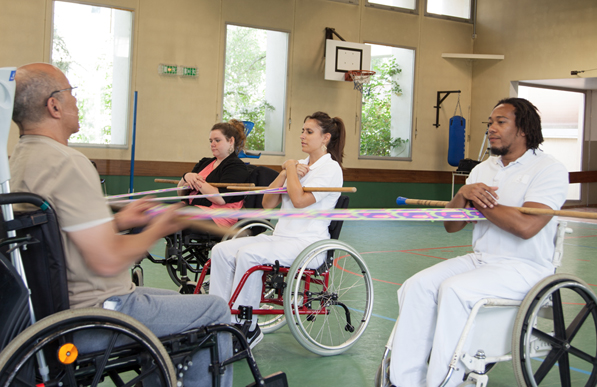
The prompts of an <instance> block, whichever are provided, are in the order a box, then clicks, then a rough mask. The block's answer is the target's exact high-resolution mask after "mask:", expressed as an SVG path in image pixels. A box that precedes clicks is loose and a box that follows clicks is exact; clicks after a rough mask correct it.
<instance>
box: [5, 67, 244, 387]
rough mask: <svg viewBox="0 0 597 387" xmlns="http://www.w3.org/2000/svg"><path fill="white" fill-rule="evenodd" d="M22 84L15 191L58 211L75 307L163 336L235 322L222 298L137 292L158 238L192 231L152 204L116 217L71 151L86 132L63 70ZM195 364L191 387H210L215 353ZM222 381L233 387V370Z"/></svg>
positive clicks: (42, 72)
mask: <svg viewBox="0 0 597 387" xmlns="http://www.w3.org/2000/svg"><path fill="white" fill-rule="evenodd" d="M15 80H16V94H15V104H14V112H13V120H14V121H15V123H16V124H17V125H18V127H19V131H20V135H21V137H20V139H19V142H18V143H17V145H16V147H15V149H14V151H13V153H12V156H11V158H10V170H11V175H12V178H11V186H12V189H13V191H14V192H32V193H35V194H38V195H40V196H42V197H43V198H44V199H46V200H47V201H48V202H49V203H50V204H51V206H52V207H53V208H54V210H55V212H56V215H57V217H58V222H59V224H60V227H61V230H60V233H61V235H62V239H63V243H64V251H65V256H66V263H67V277H68V290H69V300H70V306H71V308H82V307H104V308H108V309H113V310H117V311H119V312H122V313H125V314H128V315H130V316H132V317H134V318H136V319H137V320H139V321H141V322H142V323H143V324H145V325H146V326H147V327H148V328H149V329H150V330H152V331H153V332H154V333H155V334H156V336H158V337H160V336H165V335H169V334H174V333H179V332H183V331H185V330H188V329H191V328H196V327H201V326H205V325H208V324H212V323H228V322H229V321H230V309H229V308H228V305H227V304H226V302H225V301H224V300H223V299H221V298H219V297H216V296H207V295H201V296H200V295H180V294H178V293H176V292H174V291H170V290H163V289H152V288H144V287H135V285H134V284H133V283H132V281H131V276H130V274H129V272H128V268H129V267H130V266H131V265H132V264H133V263H134V262H136V261H137V260H139V259H140V258H141V257H143V256H144V255H145V253H146V251H147V250H148V249H149V248H151V246H153V244H154V243H155V242H156V241H157V240H158V239H160V238H162V237H164V236H165V235H169V234H172V233H174V232H176V231H178V230H180V229H181V228H183V227H184V226H185V225H184V224H183V222H182V221H181V220H180V219H178V218H177V216H176V214H175V212H174V211H175V209H176V208H177V206H172V207H171V209H170V210H169V211H166V212H165V213H164V214H162V215H159V216H156V217H155V218H150V217H149V215H147V213H146V211H147V210H148V208H149V206H150V203H149V202H147V201H144V200H138V201H135V202H133V203H132V204H130V205H129V206H127V207H125V208H124V209H123V210H121V211H120V212H118V213H117V214H116V215H114V216H113V215H112V212H111V211H110V208H109V207H108V205H107V204H106V200H105V198H104V197H103V195H102V190H101V187H100V179H99V176H98V173H97V171H96V169H95V168H94V167H93V165H92V164H91V162H90V161H89V159H87V157H85V156H84V155H83V154H82V153H80V152H79V151H77V150H75V149H72V148H69V147H68V138H69V137H70V136H71V135H72V134H74V133H77V132H78V131H79V119H78V113H79V111H78V108H77V100H76V98H75V96H74V94H73V90H74V89H75V87H73V86H71V85H70V84H69V82H68V79H67V78H66V76H65V75H64V74H63V73H62V71H60V70H59V69H58V68H56V67H54V66H52V65H49V64H45V63H34V64H30V65H26V66H22V67H20V68H19V69H18V70H17V73H16V78H15ZM139 226H145V229H144V230H143V232H141V233H139V234H135V235H121V234H119V232H120V231H121V230H126V229H130V228H132V227H139ZM219 346H220V353H221V354H222V357H223V358H227V357H230V355H231V353H232V343H231V340H230V337H229V336H228V335H224V336H222V337H220V340H219ZM192 360H193V364H194V365H193V366H192V367H191V368H190V369H189V371H187V372H186V373H185V377H184V383H185V385H189V386H211V381H212V376H211V374H210V372H209V371H208V366H209V363H210V356H209V351H200V352H198V353H197V354H195V355H194V356H193V359H192ZM222 382H223V384H222V385H224V386H231V385H232V370H231V367H229V368H228V369H227V370H226V372H225V374H224V376H223V379H222Z"/></svg>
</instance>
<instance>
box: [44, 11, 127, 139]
mask: <svg viewBox="0 0 597 387" xmlns="http://www.w3.org/2000/svg"><path fill="white" fill-rule="evenodd" d="M132 24H133V13H132V12H130V11H123V10H121V9H113V8H106V7H98V6H91V5H84V4H76V3H70V2H64V1H55V2H54V25H53V27H54V35H53V38H52V63H53V64H54V65H55V66H57V67H59V68H60V69H61V70H62V71H63V72H64V73H65V74H66V76H67V78H68V79H69V81H70V83H71V85H73V86H77V106H78V108H79V122H80V126H81V129H80V130H79V133H76V134H74V135H73V136H71V138H70V139H69V142H70V143H76V144H92V145H100V144H101V145H114V146H126V144H127V128H128V122H129V100H130V69H131V40H132Z"/></svg>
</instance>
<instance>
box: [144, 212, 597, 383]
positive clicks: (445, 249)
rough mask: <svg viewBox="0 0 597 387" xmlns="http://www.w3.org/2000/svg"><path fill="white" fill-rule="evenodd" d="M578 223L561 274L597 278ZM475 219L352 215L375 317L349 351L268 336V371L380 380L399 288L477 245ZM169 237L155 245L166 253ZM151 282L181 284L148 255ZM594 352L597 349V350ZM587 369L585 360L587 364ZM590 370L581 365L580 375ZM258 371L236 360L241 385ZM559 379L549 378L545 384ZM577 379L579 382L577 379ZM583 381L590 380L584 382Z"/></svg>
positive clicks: (350, 239) (261, 359)
mask: <svg viewBox="0 0 597 387" xmlns="http://www.w3.org/2000/svg"><path fill="white" fill-rule="evenodd" d="M568 227H570V228H571V229H572V230H573V233H572V234H568V235H567V236H566V239H565V247H564V260H563V265H562V267H561V268H560V269H559V270H558V272H559V273H570V274H574V275H577V276H579V277H580V278H582V279H583V280H585V281H586V282H587V283H589V284H590V285H591V288H592V289H593V290H596V289H595V286H597V285H595V284H597V258H596V257H595V252H596V251H597V250H596V249H597V224H591V223H580V222H577V221H573V220H569V221H568ZM471 232H472V226H467V227H466V228H465V229H464V230H462V231H461V232H459V233H456V234H448V233H446V232H445V231H444V228H443V225H442V223H441V222H399V221H393V222H392V221H367V222H365V221H354V222H345V223H344V226H343V229H342V233H341V236H340V239H341V240H342V241H344V242H347V243H348V244H350V245H351V246H352V247H354V248H355V249H356V250H357V251H358V252H359V253H360V254H361V255H362V257H363V258H364V259H365V261H366V263H367V266H368V268H369V271H370V272H371V275H372V277H373V279H374V290H375V303H374V309H373V317H372V318H371V321H370V323H369V326H368V328H367V330H366V332H365V333H364V335H363V336H362V337H361V338H360V340H359V341H358V342H357V343H356V344H355V345H354V346H353V347H352V348H350V349H349V350H348V351H346V352H345V353H343V354H341V355H337V356H332V357H321V356H318V355H315V354H313V353H311V352H309V351H307V350H306V349H304V348H303V347H302V346H301V345H300V344H299V343H298V342H297V341H296V340H295V339H294V337H293V336H292V334H291V333H290V331H289V330H288V327H284V328H282V329H280V330H278V331H276V332H274V333H272V334H269V335H266V336H265V338H264V339H263V341H262V342H261V343H260V344H259V345H257V347H256V348H255V349H254V350H253V353H254V355H255V358H256V360H257V364H258V366H259V369H260V371H261V373H262V374H263V375H269V374H271V373H274V372H276V371H284V372H285V373H286V375H287V378H288V384H289V385H290V386H301V387H302V386H343V387H349V386H355V387H356V386H358V387H361V386H373V378H374V376H375V372H376V370H377V368H378V366H379V364H380V360H381V357H382V354H383V350H384V346H385V344H386V341H387V339H388V336H389V335H390V331H391V330H392V327H393V325H394V322H395V321H396V317H397V315H398V305H397V300H396V291H397V290H398V288H399V287H400V284H402V282H404V281H405V280H406V279H407V278H408V277H410V276H411V275H413V274H414V273H416V272H418V271H420V270H422V269H424V268H426V267H429V266H431V265H434V264H436V263H438V262H439V261H440V260H442V259H447V258H451V257H455V256H458V255H461V254H464V253H467V252H469V251H471ZM164 248H165V243H164V242H161V243H158V244H157V245H156V246H155V247H154V248H153V249H152V251H151V253H152V254H153V255H154V256H157V257H163V255H164ZM142 266H143V268H144V274H145V275H144V277H145V286H152V287H160V288H166V289H176V286H175V284H174V283H173V282H172V280H171V279H170V277H169V276H168V273H167V271H166V269H165V267H164V266H162V265H159V264H153V263H151V262H149V261H148V260H144V261H143V263H142ZM593 353H594V352H593ZM585 368H586V367H585ZM590 371H591V370H590V369H580V368H574V369H573V370H572V374H573V380H574V376H575V373H576V374H578V376H579V377H583V376H584V377H586V376H585V375H586V373H587V372H590ZM251 382H252V377H251V374H250V372H249V369H248V367H247V366H246V363H245V362H244V361H243V362H239V363H235V366H234V386H238V387H240V386H246V385H247V384H249V383H251ZM516 385H517V383H516V379H515V377H514V373H513V368H512V365H511V362H505V363H499V364H498V365H497V366H496V367H495V368H494V369H493V370H492V371H491V372H490V373H489V386H490V387H500V386H502V387H506V386H507V387H512V386H516ZM544 385H546V386H558V385H560V384H559V381H558V380H557V379H555V378H554V381H553V382H551V380H547V384H541V386H544ZM573 385H577V384H575V383H574V382H573ZM583 385H584V383H583Z"/></svg>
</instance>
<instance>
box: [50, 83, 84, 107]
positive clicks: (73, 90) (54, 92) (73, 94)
mask: <svg viewBox="0 0 597 387" xmlns="http://www.w3.org/2000/svg"><path fill="white" fill-rule="evenodd" d="M76 88H77V86H73V87H67V88H66V89H60V90H54V91H53V92H52V93H51V94H50V96H49V97H48V99H47V100H46V105H47V104H48V101H49V100H50V98H52V97H53V96H54V94H57V93H60V92H62V91H70V92H71V93H70V94H71V95H72V96H73V97H75V98H77V92H76V91H75V89H76Z"/></svg>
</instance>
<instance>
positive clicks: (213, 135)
mask: <svg viewBox="0 0 597 387" xmlns="http://www.w3.org/2000/svg"><path fill="white" fill-rule="evenodd" d="M245 138H246V136H245V126H244V125H243V123H242V122H240V121H237V120H230V121H229V122H220V123H218V124H215V125H214V126H213V128H211V132H210V134H209V143H210V146H211V152H212V154H213V156H214V157H205V158H203V159H201V160H199V162H198V163H197V164H196V165H195V167H194V168H193V170H192V171H191V172H187V173H185V174H184V175H183V176H182V179H180V182H179V183H178V186H179V187H182V186H185V185H186V186H191V187H192V191H191V192H190V193H189V195H196V194H197V195H198V194H214V193H218V192H221V193H224V192H228V191H227V190H226V188H216V187H214V186H213V185H211V184H209V183H231V184H234V183H244V182H246V181H247V178H248V177H249V171H248V170H247V167H246V165H245V163H243V162H242V161H241V160H240V159H239V158H238V152H240V150H241V149H242V148H243V146H244V144H245ZM243 202H244V197H243V196H229V197H221V196H216V197H210V198H203V199H190V200H189V204H191V205H194V206H197V207H200V208H210V209H214V208H231V209H239V208H241V207H242V206H243ZM236 221H237V219H214V222H216V224H218V225H219V226H231V225H233V224H234V223H236Z"/></svg>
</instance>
